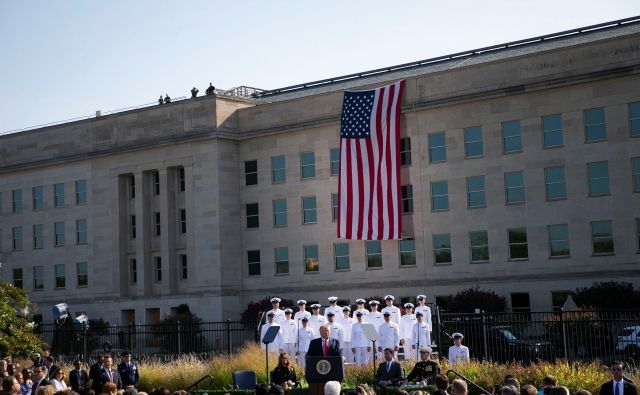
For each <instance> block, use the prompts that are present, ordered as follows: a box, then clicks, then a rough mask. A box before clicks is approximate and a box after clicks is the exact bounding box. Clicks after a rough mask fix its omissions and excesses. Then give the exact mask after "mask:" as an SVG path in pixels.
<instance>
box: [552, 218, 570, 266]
mask: <svg viewBox="0 0 640 395" xmlns="http://www.w3.org/2000/svg"><path fill="white" fill-rule="evenodd" d="M547 232H548V233H549V256H550V257H552V258H557V257H565V256H569V255H571V249H570V248H569V225H567V224H557V225H549V226H548V227H547Z"/></svg>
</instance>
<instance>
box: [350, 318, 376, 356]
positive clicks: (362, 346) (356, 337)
mask: <svg viewBox="0 0 640 395" xmlns="http://www.w3.org/2000/svg"><path fill="white" fill-rule="evenodd" d="M362 323H363V324H364V323H365V322H364V320H363V322H362ZM371 346H372V343H371V342H370V341H369V339H367V336H365V334H364V332H363V331H362V327H361V326H360V323H359V322H354V323H353V326H352V327H351V347H352V348H355V350H356V351H355V355H354V357H355V361H356V365H358V366H361V365H364V364H366V363H368V362H369V353H370V351H367V347H371Z"/></svg>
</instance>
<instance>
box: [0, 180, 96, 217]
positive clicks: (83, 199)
mask: <svg viewBox="0 0 640 395" xmlns="http://www.w3.org/2000/svg"><path fill="white" fill-rule="evenodd" d="M64 185H65V184H64V183H59V184H53V206H54V207H56V208H60V207H64V206H65V191H64ZM44 204H45V202H44V187H43V186H42V185H39V186H36V187H33V188H31V209H32V210H41V209H43V208H44ZM75 204H76V205H77V206H80V205H84V204H87V181H86V180H77V181H75ZM23 210H24V199H23V193H22V189H14V190H13V191H11V212H12V213H14V214H19V213H21V212H22V211H23ZM1 213H2V192H0V214H1Z"/></svg>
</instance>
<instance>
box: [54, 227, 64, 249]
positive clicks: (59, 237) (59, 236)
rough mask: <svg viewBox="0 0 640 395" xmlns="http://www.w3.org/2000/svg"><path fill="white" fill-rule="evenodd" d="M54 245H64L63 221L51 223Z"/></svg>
mask: <svg viewBox="0 0 640 395" xmlns="http://www.w3.org/2000/svg"><path fill="white" fill-rule="evenodd" d="M53 231H54V232H53V233H54V235H55V237H54V244H53V245H54V246H56V247H60V246H63V245H64V222H56V223H55V224H53Z"/></svg>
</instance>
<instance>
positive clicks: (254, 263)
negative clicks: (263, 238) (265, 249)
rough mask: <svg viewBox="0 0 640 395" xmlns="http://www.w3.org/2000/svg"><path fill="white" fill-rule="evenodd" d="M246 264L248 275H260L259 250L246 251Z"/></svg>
mask: <svg viewBox="0 0 640 395" xmlns="http://www.w3.org/2000/svg"><path fill="white" fill-rule="evenodd" d="M247 263H248V265H249V275H250V276H259V275H260V250H251V251H247Z"/></svg>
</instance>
